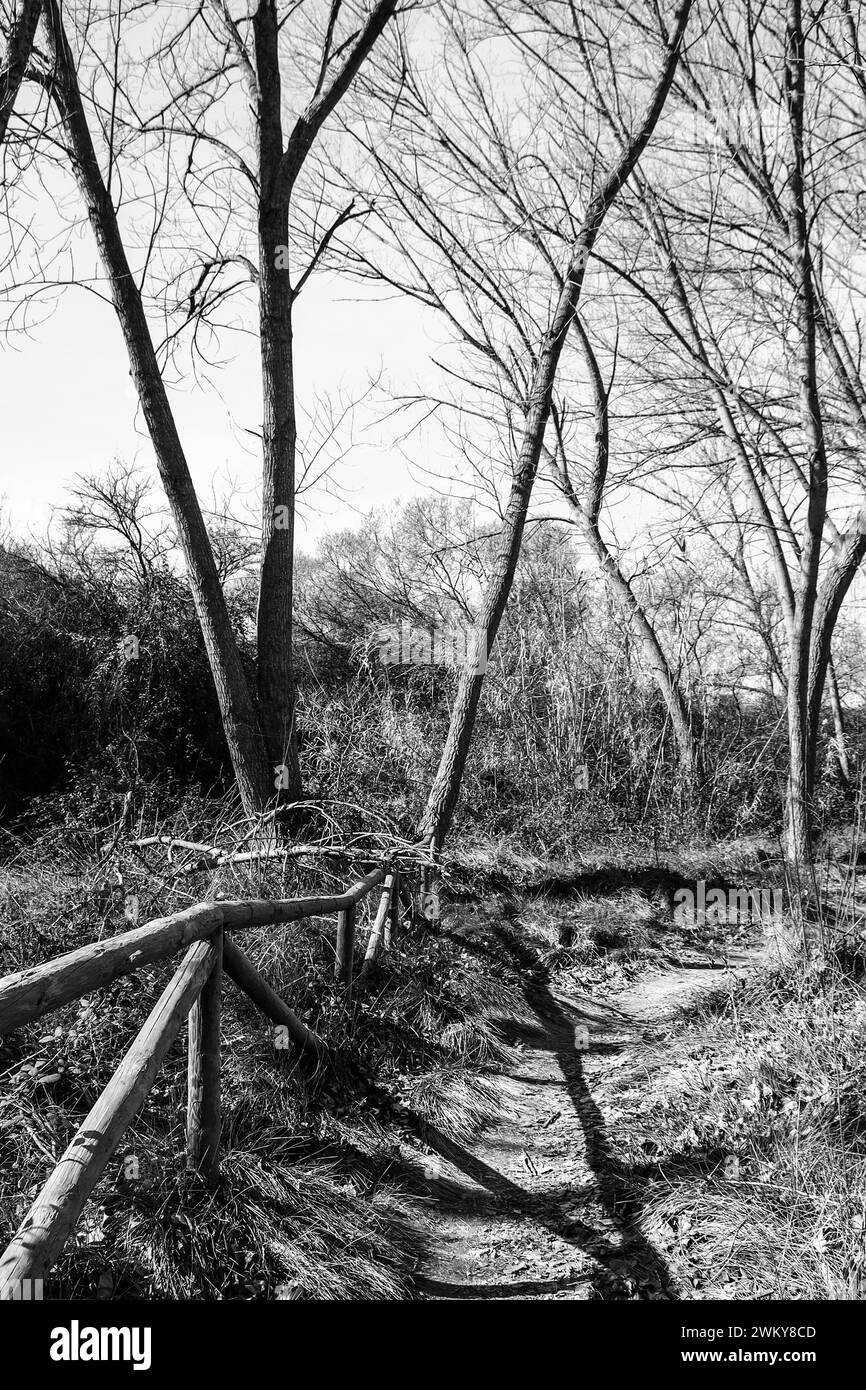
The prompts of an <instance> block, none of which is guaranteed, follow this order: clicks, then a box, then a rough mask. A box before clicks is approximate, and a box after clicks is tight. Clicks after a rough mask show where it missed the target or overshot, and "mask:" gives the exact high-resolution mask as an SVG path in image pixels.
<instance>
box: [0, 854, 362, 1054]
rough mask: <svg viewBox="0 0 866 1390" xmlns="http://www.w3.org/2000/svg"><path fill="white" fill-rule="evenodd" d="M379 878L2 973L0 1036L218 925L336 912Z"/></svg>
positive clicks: (258, 902)
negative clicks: (337, 890) (4, 974)
mask: <svg viewBox="0 0 866 1390" xmlns="http://www.w3.org/2000/svg"><path fill="white" fill-rule="evenodd" d="M384 877H385V870H384V869H374V870H373V872H372V873H369V874H367V876H366V878H363V879H361V880H360V881H359V882H358V883H355V884H353V885H352V886H351V888H348V889H347V890H346V891H345V892H344V893H336V894H331V895H329V896H328V897H321V898H284V899H275V900H273V901H270V900H268V899H266V898H263V899H252V900H250V901H248V902H219V903H200V904H199V905H198V906H196V907H189V908H186V909H185V910H184V911H183V912H177V913H175V914H174V915H173V916H171V917H161V918H157V919H156V920H155V921H153V922H148V923H146V924H145V925H144V926H142V927H136V928H135V929H134V930H133V931H128V932H121V933H120V935H118V936H112V937H109V938H108V939H107V940H105V941H94V942H91V944H90V945H89V946H81V947H80V948H79V949H78V950H77V951H69V952H67V953H66V954H65V955H62V956H57V957H55V959H54V960H49V961H45V962H43V964H42V965H35V966H32V967H31V968H30V969H28V970H21V971H18V973H17V974H15V975H7V976H6V977H5V979H2V980H0V1035H2V1034H3V1033H8V1032H10V1031H11V1029H13V1028H20V1027H21V1026H22V1024H25V1023H30V1022H32V1021H33V1020H34V1019H37V1018H40V1017H41V1016H42V1015H43V1014H46V1013H50V1012H51V1011H52V1010H53V1009H59V1008H60V1007H61V1006H62V1005H63V1004H68V1003H70V1002H71V1001H72V1000H73V999H78V998H80V996H81V995H82V994H88V993H89V992H90V991H91V990H94V989H101V988H103V987H104V986H105V985H109V984H111V983H112V981H114V980H117V979H119V978H120V977H121V976H122V975H129V974H131V973H132V972H133V971H135V970H138V969H139V968H140V967H141V966H143V965H152V964H153V963H154V962H155V961H158V960H162V959H164V958H165V957H166V956H173V955H176V954H177V952H178V951H180V950H182V949H183V947H184V946H187V945H189V943H190V942H191V941H197V940H201V939H202V938H203V937H206V936H210V935H211V933H212V932H214V931H216V930H217V928H218V927H225V928H226V930H227V931H241V930H247V929H249V928H250V927H267V926H276V925H279V924H280V923H285V922H297V921H300V920H301V919H302V918H304V917H318V916H323V915H324V914H325V913H329V912H341V911H344V910H345V909H346V908H349V907H353V906H354V905H355V904H356V903H357V902H359V901H360V900H361V898H363V897H364V896H365V895H366V894H367V893H369V892H370V891H371V889H373V888H375V887H376V884H377V883H381V882H382V879H383V878H384Z"/></svg>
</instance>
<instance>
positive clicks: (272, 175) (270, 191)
mask: <svg viewBox="0 0 866 1390" xmlns="http://www.w3.org/2000/svg"><path fill="white" fill-rule="evenodd" d="M253 33H254V36H255V65H256V74H257V77H258V108H259V109H258V129H257V137H258V155H259V160H258V162H259V208H258V237H259V333H260V345H261V368H262V406H263V416H262V568H261V579H260V583H259V602H258V612H257V617H256V632H257V640H258V697H259V717H260V719H261V723H262V730H263V733H264V737H265V743H266V745H267V749H268V755H269V757H270V759H271V761H272V762H273V763H274V764H275V765H277V764H278V765H280V767H281V768H284V769H285V773H284V775H283V778H282V784H281V790H282V791H283V794H284V796H285V799H286V800H289V801H296V800H298V799H299V797H300V795H301V772H300V766H299V763H298V750H297V738H296V731H295V683H294V673H293V670H292V594H293V578H294V536H295V454H296V448H297V426H296V420H295V388H294V373H293V363H292V300H293V291H292V284H291V280H290V278H289V268H288V264H287V259H288V257H287V244H288V236H289V199H290V195H291V189H290V187H289V186H287V185H286V181H285V180H284V179H283V178H281V167H282V162H283V126H282V114H281V81H280V59H279V30H278V22H277V7H276V5H275V3H274V0H260V3H259V5H258V8H257V9H256V12H255V16H254V18H253Z"/></svg>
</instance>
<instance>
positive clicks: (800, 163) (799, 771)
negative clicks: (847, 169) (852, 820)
mask: <svg viewBox="0 0 866 1390" xmlns="http://www.w3.org/2000/svg"><path fill="white" fill-rule="evenodd" d="M805 78H806V56H805V42H804V37H803V21H802V10H801V0H788V10H787V17H786V33H785V98H786V103H787V109H788V124H789V127H790V130H791V144H792V158H791V167H790V170H789V175H788V230H789V235H790V239H791V243H792V245H793V248H794V255H793V270H794V277H795V289H796V310H797V330H798V357H799V366H800V415H801V420H802V424H803V434H804V438H805V441H806V446H807V449H808V480H809V493H808V501H807V516H806V530H805V535H804V537H803V545H802V549H801V552H800V583H799V585H798V591H797V603H796V610H795V615H794V628H793V633H792V641H791V661H790V672H789V678H788V741H789V745H790V750H791V778H790V782H789V796H788V834H787V850H788V857H789V859H790V860H791V861H792V863H794V864H795V865H796V866H800V867H803V868H805V867H807V866H810V865H811V863H812V847H811V830H812V797H813V793H814V786H815V760H816V752H817V742H816V738H815V729H814V727H813V724H812V720H811V718H810V713H811V712H810V709H809V685H810V671H809V668H810V656H811V651H812V646H813V637H814V633H813V617H814V613H815V603H816V598H817V592H818V570H819V565H820V561H821V541H822V538H823V534H824V522H825V519H826V515H827V458H826V452H825V444H824V428H823V419H822V414H821V400H820V395H819V391H818V375H817V364H816V311H817V305H816V300H815V292H814V284H813V271H812V254H811V248H810V245H809V223H808V217H807V213H806V203H805V182H804V165H805V152H804V134H803V127H804V120H803V107H804V99H805ZM828 659H829V652H828Z"/></svg>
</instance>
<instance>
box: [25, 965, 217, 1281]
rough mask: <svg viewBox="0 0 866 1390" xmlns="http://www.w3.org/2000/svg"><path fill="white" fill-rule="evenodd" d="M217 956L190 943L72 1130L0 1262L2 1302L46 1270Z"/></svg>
mask: <svg viewBox="0 0 866 1390" xmlns="http://www.w3.org/2000/svg"><path fill="white" fill-rule="evenodd" d="M214 958H215V953H214V949H213V947H212V946H211V944H210V943H209V942H207V941H198V942H196V944H195V945H194V946H191V947H190V949H189V950H188V951H187V954H186V956H185V957H184V960H183V964H182V965H181V966H180V968H179V970H177V971H176V972H175V974H174V975H173V976H172V978H171V980H170V981H169V983H168V984H167V985H166V987H165V989H164V990H163V992H162V994H161V995H160V997H159V999H158V1001H157V1003H156V1004H155V1006H154V1008H153V1010H152V1011H151V1013H150V1015H149V1016H148V1018H147V1021H146V1022H145V1024H144V1026H143V1028H142V1029H141V1032H140V1033H139V1034H138V1037H137V1038H136V1039H135V1041H134V1043H133V1044H132V1046H131V1047H130V1049H129V1051H128V1052H127V1054H126V1056H125V1057H124V1059H123V1061H122V1062H121V1063H120V1066H119V1067H118V1068H117V1070H116V1072H115V1073H114V1075H113V1076H112V1078H111V1080H110V1081H109V1083H108V1085H107V1086H106V1088H105V1090H104V1091H103V1092H102V1095H101V1096H100V1097H99V1099H98V1101H97V1102H96V1104H95V1105H94V1107H93V1109H92V1110H91V1112H90V1114H89V1115H88V1116H87V1119H86V1120H85V1121H84V1123H83V1124H82V1125H81V1127H80V1128H79V1129H78V1131H77V1133H76V1135H75V1137H74V1138H73V1140H72V1143H71V1144H70V1145H69V1147H68V1148H67V1150H66V1152H65V1154H64V1155H63V1157H62V1158H61V1160H60V1162H59V1163H58V1165H57V1167H56V1168H55V1169H54V1171H53V1173H52V1174H51V1176H50V1177H49V1179H48V1181H47V1182H46V1184H45V1186H44V1187H43V1189H42V1191H41V1192H40V1194H39V1196H38V1197H37V1198H36V1201H35V1202H34V1203H33V1206H32V1207H31V1208H30V1211H29V1212H28V1214H27V1216H26V1217H25V1218H24V1221H23V1222H22V1224H21V1226H20V1227H19V1229H18V1232H17V1233H16V1235H15V1236H14V1238H13V1240H12V1243H11V1244H10V1245H9V1246H8V1248H7V1250H6V1252H5V1254H4V1255H3V1257H2V1259H0V1299H10V1298H16V1297H18V1296H20V1290H21V1287H22V1281H23V1280H25V1279H41V1278H43V1277H44V1275H45V1274H47V1272H48V1271H49V1269H50V1268H51V1266H52V1265H53V1263H54V1261H55V1260H56V1259H57V1256H58V1254H59V1253H60V1250H61V1248H62V1246H63V1243H64V1241H65V1240H66V1238H67V1236H68V1235H69V1233H70V1231H71V1230H72V1228H73V1226H74V1225H75V1222H76V1221H77V1220H78V1217H79V1216H80V1214H81V1211H82V1209H83V1207H84V1204H85V1202H86V1201H87V1198H88V1197H89V1195H90V1193H91V1192H92V1191H93V1189H94V1187H95V1186H96V1184H97V1182H98V1181H99V1178H100V1177H101V1175H102V1172H103V1170H104V1168H105V1165H106V1164H107V1162H108V1160H109V1159H110V1158H111V1155H112V1154H113V1153H114V1151H115V1149H116V1148H117V1146H118V1144H119V1143H120V1140H121V1138H122V1137H123V1134H124V1131H125V1130H126V1128H127V1127H128V1125H129V1123H130V1121H131V1120H132V1118H133V1116H134V1115H135V1113H136V1111H137V1110H138V1109H139V1107H140V1106H141V1104H142V1102H143V1101H144V1098H145V1096H146V1095H147V1093H148V1091H149V1090H150V1088H151V1086H152V1085H153V1081H154V1078H155V1077H156V1074H157V1072H158V1071H159V1068H160V1066H161V1064H162V1062H163V1059H164V1058H165V1055H166V1053H167V1052H168V1049H169V1047H170V1046H171V1044H172V1042H173V1041H174V1038H175V1036H176V1035H177V1032H178V1030H179V1028H180V1026H181V1024H182V1022H183V1020H184V1019H185V1017H186V1015H187V1014H188V1013H189V1010H190V1008H191V1006H192V1004H193V1002H194V1000H195V999H196V997H197V996H198V993H199V991H200V990H201V988H202V986H203V984H204V982H205V980H206V979H207V977H208V975H209V973H210V970H211V968H212V966H213V963H214Z"/></svg>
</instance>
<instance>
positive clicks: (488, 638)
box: [422, 0, 691, 846]
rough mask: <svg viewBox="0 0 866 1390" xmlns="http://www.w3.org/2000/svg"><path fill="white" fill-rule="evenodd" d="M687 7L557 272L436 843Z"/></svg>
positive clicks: (441, 772) (438, 792) (442, 774)
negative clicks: (600, 243) (574, 364)
mask: <svg viewBox="0 0 866 1390" xmlns="http://www.w3.org/2000/svg"><path fill="white" fill-rule="evenodd" d="M690 8H691V0H681V3H680V6H679V8H678V10H677V13H676V17H675V20H674V26H673V31H672V33H671V35H670V38H669V41H668V44H667V49H666V54H665V60H664V63H663V65H662V71H661V75H660V77H659V80H658V82H657V84H656V88H655V90H654V92H653V94H652V98H651V100H650V103H649V106H648V109H647V112H646V114H645V116H644V118H643V121H642V122H641V124H640V126H639V127H638V131H637V133H636V134H635V135H634V136H633V137H632V139H631V140H630V141H629V143H628V145H627V146H626V148H625V150H624V151H623V154H622V155H621V157H620V159H619V160H618V161H617V163H616V165H615V167H614V168H613V169H612V171H611V172H610V174H609V175H608V177H607V179H606V180H605V182H604V185H603V186H602V188H601V189H600V191H599V192H598V193H597V194H596V196H595V197H594V198H593V199H592V202H591V203H590V205H589V208H588V209H587V213H586V217H585V220H584V223H583V227H582V229H581V231H580V233H579V235H578V236H577V238H576V239H575V246H574V250H573V252H572V256H571V260H570V262H569V265H568V268H567V270H566V273H565V275H564V277H563V280H562V287H561V290H560V293H559V297H558V300H557V304H556V308H555V310H554V314H553V317H552V320H551V322H550V325H549V327H548V330H547V332H546V334H545V336H544V339H543V340H542V344H541V348H540V351H539V353H538V356H537V358H536V361H535V367H534V370H533V374H532V384H531V388H530V392H529V399H528V403H527V409H526V424H525V427H524V431H523V439H522V442H521V447H520V453H519V455H518V459H517V464H516V467H515V470H514V475H513V480H512V484H511V489H510V492H509V498H508V505H507V507H506V510H505V516H504V518H503V523H502V530H501V534H500V542H499V547H498V551H497V555H496V560H495V563H494V567H493V574H492V576H491V579H490V582H489V584H488V587H487V592H486V594H485V597H484V601H483V603H482V606H481V611H480V613H479V615H478V619H477V622H476V628H475V633H474V638H473V643H472V647H471V650H470V654H469V659H468V661H467V663H466V665H465V666H464V668H463V671H462V673H461V677H460V684H459V686H458V690H457V696H456V698H455V702H454V708H453V710H452V714H451V723H450V726H449V729H448V736H447V738H446V741H445V747H444V749H443V752H442V758H441V761H440V763H439V768H438V771H437V773H436V777H435V779H434V782H433V785H432V787H431V789H430V794H429V797H428V799H427V805H426V807H425V810H424V816H423V820H422V830H423V833H424V835H425V836H426V835H431V836H432V837H433V839H434V842H435V844H436V845H437V846H441V844H442V842H443V840H444V838H445V836H446V834H447V833H448V830H449V828H450V825H451V821H452V818H453V816H454V809H455V807H456V805H457V798H458V796H459V793H460V784H461V781H462V778H463V770H464V768H465V766H466V758H467V755H468V752H469V745H470V743H471V741H472V734H473V731H474V728H475V719H476V716H477V713H478V702H479V699H480V697H481V687H482V685H483V682H484V667H485V665H486V660H487V657H488V656H489V654H490V652H491V651H492V649H493V645H494V643H495V641H496V635H497V633H498V631H499V624H500V622H501V621H502V615H503V613H504V611H505V605H506V603H507V602H508V596H509V594H510V592H511V586H512V583H513V581H514V571H515V568H516V566H517V560H518V556H519V554H520V545H521V541H522V538H523V530H524V526H525V524H526V514H527V511H528V508H529V502H530V498H531V496H532V488H533V485H534V482H535V478H536V474H537V472H538V464H539V460H540V458H541V451H542V448H543V446H544V436H545V432H546V430H547V426H548V421H549V419H550V410H551V401H552V397H553V386H554V382H555V380H556V372H557V367H558V365H559V359H560V356H561V354H562V348H563V344H564V342H565V339H566V335H567V334H568V332H569V329H570V328H571V325H572V322H573V320H574V315H575V312H576V309H577V305H578V302H579V300H580V292H581V289H582V287H583V278H584V272H585V269H586V262H587V258H588V256H589V253H590V251H591V250H592V248H593V246H594V244H595V241H596V238H597V236H598V233H599V231H600V229H601V226H602V224H603V222H604V219H605V217H606V216H607V213H608V211H609V210H610V208H611V207H612V206H613V204H614V202H615V200H616V198H617V196H618V195H619V192H620V190H621V189H622V187H623V185H624V184H625V183H626V181H627V180H628V178H629V176H630V174H631V172H632V170H633V169H634V167H635V165H636V164H637V162H638V160H639V159H640V157H641V155H642V154H643V151H644V149H645V148H646V145H647V142H648V140H649V138H650V136H651V134H652V132H653V130H654V129H655V126H656V123H657V121H658V118H659V116H660V114H661V112H662V109H663V107H664V104H665V101H666V99H667V95H668V91H669V90H670V85H671V82H672V81H673V76H674V73H675V71H676V65H677V60H678V57H679V49H680V44H681V42H682V38H683V34H684V32H685V28H686V24H687V22H688V16H689V11H690Z"/></svg>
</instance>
